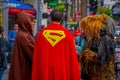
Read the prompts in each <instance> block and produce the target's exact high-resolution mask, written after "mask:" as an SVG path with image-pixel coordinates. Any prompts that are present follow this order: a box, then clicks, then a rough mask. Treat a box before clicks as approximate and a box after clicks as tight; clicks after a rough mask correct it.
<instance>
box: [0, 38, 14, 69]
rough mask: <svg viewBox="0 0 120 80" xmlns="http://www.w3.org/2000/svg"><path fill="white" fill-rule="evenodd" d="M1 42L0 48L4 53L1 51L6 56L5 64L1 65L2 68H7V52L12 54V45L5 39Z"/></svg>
mask: <svg viewBox="0 0 120 80" xmlns="http://www.w3.org/2000/svg"><path fill="white" fill-rule="evenodd" d="M0 42H1V43H2V44H1V45H0V46H1V48H3V51H1V52H2V53H3V56H4V60H3V63H2V64H1V63H0V64H1V68H4V69H5V68H7V55H6V52H11V51H12V47H11V45H10V43H9V42H8V41H7V40H6V39H5V38H0Z"/></svg>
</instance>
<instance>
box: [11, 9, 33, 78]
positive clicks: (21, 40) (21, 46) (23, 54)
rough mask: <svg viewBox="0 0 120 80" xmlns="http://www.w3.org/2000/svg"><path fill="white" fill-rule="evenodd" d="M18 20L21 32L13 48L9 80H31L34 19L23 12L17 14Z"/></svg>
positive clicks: (18, 33)
mask: <svg viewBox="0 0 120 80" xmlns="http://www.w3.org/2000/svg"><path fill="white" fill-rule="evenodd" d="M17 18H18V25H19V30H18V32H17V36H16V38H15V43H14V46H13V51H12V57H11V63H10V69H9V80H31V71H32V55H33V49H34V38H33V34H32V28H33V24H34V17H33V15H31V14H29V13H26V12H22V11H21V12H19V13H18V14H17Z"/></svg>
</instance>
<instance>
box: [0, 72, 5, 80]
mask: <svg viewBox="0 0 120 80" xmlns="http://www.w3.org/2000/svg"><path fill="white" fill-rule="evenodd" d="M4 71H5V70H0V80H2V76H3V74H4Z"/></svg>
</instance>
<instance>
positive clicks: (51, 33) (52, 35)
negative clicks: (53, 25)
mask: <svg viewBox="0 0 120 80" xmlns="http://www.w3.org/2000/svg"><path fill="white" fill-rule="evenodd" d="M43 36H44V37H45V38H46V40H47V41H48V42H49V43H50V44H51V45H52V46H55V45H56V44H57V43H58V42H60V41H61V40H62V39H63V38H65V37H66V35H65V33H64V31H61V30H45V31H44V32H43Z"/></svg>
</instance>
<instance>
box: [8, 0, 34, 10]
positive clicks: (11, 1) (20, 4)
mask: <svg viewBox="0 0 120 80" xmlns="http://www.w3.org/2000/svg"><path fill="white" fill-rule="evenodd" d="M8 3H9V4H17V6H16V7H15V8H24V9H30V10H35V9H34V8H32V7H30V6H29V5H26V4H24V3H22V2H20V1H17V0H8V2H6V4H8Z"/></svg>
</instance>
